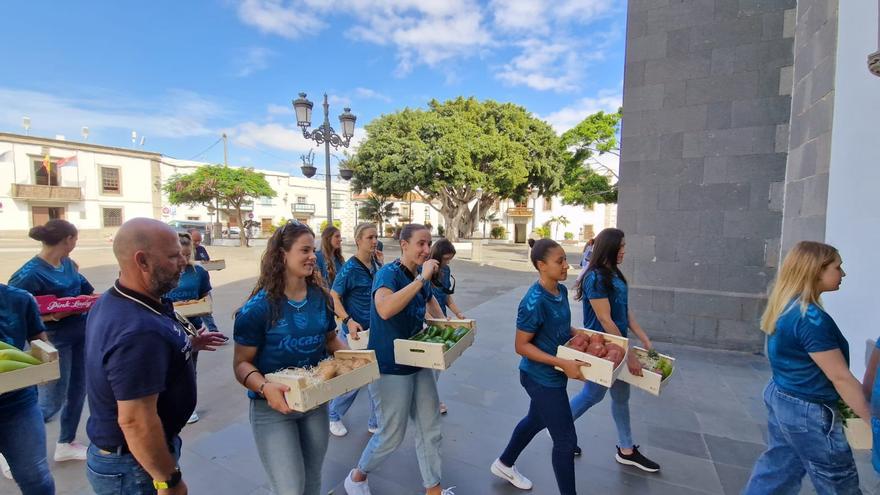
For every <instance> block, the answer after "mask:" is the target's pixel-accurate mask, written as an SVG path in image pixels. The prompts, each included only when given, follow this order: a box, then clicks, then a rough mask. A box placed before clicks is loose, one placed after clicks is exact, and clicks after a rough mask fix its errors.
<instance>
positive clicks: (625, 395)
mask: <svg viewBox="0 0 880 495" xmlns="http://www.w3.org/2000/svg"><path fill="white" fill-rule="evenodd" d="M606 392H608V387H604V386H602V385H599V384H598V383H593V382H586V383H585V384H584V388H583V389H582V390H581V391H580V393H578V394H577V395H575V396H574V397H572V399H571V403H570V404H571V415H572V416H574V419H578V418H579V417H581V416H583V414H584V413H585V412H587V410H588V409H589V408H591V407H593V406H595V405H596V404H598V403H599V402H602V399H603V398H605V393H606ZM611 416H612V417H613V418H614V424H615V425H616V426H617V441H618V444H617V446H618V447H620V448H622V449H630V448H632V446H633V439H632V428H631V427H630V422H629V383H626V382H624V381H621V380H615V381H614V383H612V384H611Z"/></svg>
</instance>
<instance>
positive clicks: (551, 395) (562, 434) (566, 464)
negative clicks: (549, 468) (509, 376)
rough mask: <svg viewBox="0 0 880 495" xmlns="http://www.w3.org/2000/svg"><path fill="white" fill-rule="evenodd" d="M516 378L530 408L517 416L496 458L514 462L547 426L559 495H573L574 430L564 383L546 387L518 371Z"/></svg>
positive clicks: (574, 489) (506, 464) (507, 462)
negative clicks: (508, 436)
mask: <svg viewBox="0 0 880 495" xmlns="http://www.w3.org/2000/svg"><path fill="white" fill-rule="evenodd" d="M519 382H520V383H521V384H522V386H523V388H524V389H526V393H527V394H529V398H530V399H532V400H531V402H530V403H529V412H528V414H526V417H525V418H523V419H522V420H520V422H519V424H517V425H516V428H514V429H513V434H512V435H511V436H510V441H509V442H508V443H507V447H506V448H505V449H504V452H502V453H501V457H499V458H498V460H500V461H501V463H502V464H504V465H505V466H513V465H514V464H515V463H516V460H517V458H519V455H520V454H521V453H522V451H523V450H524V449H525V448H526V445H528V444H529V442H531V441H532V438H534V437H535V435H537V434H538V432H539V431H541V430H543V429H544V428H547V430H548V431H550V437H551V438H553V454H552V462H553V473H554V474H555V475H556V484H557V486H558V487H559V493H560V494H561V495H574V494H576V493H577V489H576V488H575V484H574V448H575V447H576V446H577V432H576V431H575V429H574V418H573V417H572V415H571V407H570V406H569V405H568V393H566V391H565V387H545V386H544V385H541V384H540V383H538V382H536V381H534V380H532V379H531V378H530V377H529V375H528V374H526V373H524V372H522V371H520V372H519Z"/></svg>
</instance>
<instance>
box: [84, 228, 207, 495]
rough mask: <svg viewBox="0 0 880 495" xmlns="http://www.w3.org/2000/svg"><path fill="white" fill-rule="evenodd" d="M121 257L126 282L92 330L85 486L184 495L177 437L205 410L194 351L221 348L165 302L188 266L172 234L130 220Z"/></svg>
mask: <svg viewBox="0 0 880 495" xmlns="http://www.w3.org/2000/svg"><path fill="white" fill-rule="evenodd" d="M113 254H114V255H115V256H116V260H117V261H118V262H119V279H118V280H117V281H116V282H115V283H114V284H113V287H112V288H110V290H108V291H107V292H105V293H104V294H103V295H102V296H101V298H100V299H99V300H98V301H97V302H96V303H95V305H94V306H93V307H92V310H91V311H90V313H89V318H88V321H87V323H86V388H87V391H88V397H89V410H90V412H91V416H90V417H89V420H88V423H87V425H86V432H87V433H88V436H89V439H90V440H91V446H90V447H89V451H88V461H87V462H88V468H87V470H86V477H87V478H88V479H89V483H91V485H92V489H93V490H94V492H95V493H96V494H98V495H122V494H125V495H131V494H135V495H141V494H144V495H146V494H151V495H152V494H157V493H158V494H159V495H179V494H185V493H187V487H186V483H184V481H183V479H182V474H181V472H180V469H179V468H178V465H177V461H178V459H179V458H180V445H181V443H180V437H179V436H178V434H179V433H180V430H181V429H183V427H184V425H186V421H187V419H188V418H189V417H190V414H192V412H193V410H194V409H195V404H196V380H195V370H194V367H193V363H192V352H193V351H194V350H209V351H212V350H214V347H213V346H216V345H218V344H219V343H220V342H218V339H217V338H216V337H214V336H213V334H210V333H204V334H202V335H198V334H197V332H196V330H195V329H194V328H193V327H192V325H189V324H188V322H187V321H186V319H185V318H183V317H177V316H176V315H175V313H174V308H173V306H172V305H171V303H170V302H168V301H167V300H165V299H163V298H162V296H163V295H164V294H166V293H167V292H168V291H170V290H171V289H174V288H175V287H176V286H177V283H178V280H179V279H180V274H181V272H182V271H183V269H184V267H185V266H186V259H185V258H184V257H183V256H182V255H181V247H180V242H179V241H178V236H177V233H176V232H175V231H174V230H173V229H172V228H171V227H169V226H168V225H166V224H164V223H162V222H159V221H157V220H153V219H149V218H135V219H132V220H129V221H128V222H125V223H124V224H123V225H122V227H120V228H119V231H118V232H117V234H116V237H115V239H114V241H113Z"/></svg>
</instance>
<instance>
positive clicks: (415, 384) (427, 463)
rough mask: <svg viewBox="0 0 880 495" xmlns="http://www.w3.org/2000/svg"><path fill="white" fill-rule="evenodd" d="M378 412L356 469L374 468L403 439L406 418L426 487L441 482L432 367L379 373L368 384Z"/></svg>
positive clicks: (438, 435) (440, 433) (438, 401)
mask: <svg viewBox="0 0 880 495" xmlns="http://www.w3.org/2000/svg"><path fill="white" fill-rule="evenodd" d="M370 391H371V392H372V395H373V397H374V398H375V400H376V407H377V409H378V413H379V431H377V432H376V434H375V435H373V437H372V438H370V441H369V443H367V446H366V448H364V452H363V453H362V454H361V459H360V461H358V469H359V470H360V471H362V472H364V473H367V474H369V473H370V472H371V471H374V470H376V468H378V467H379V465H380V464H382V462H383V461H385V459H387V458H388V456H390V455H391V454H392V453H394V451H395V450H397V447H399V446H400V444H401V442H403V438H404V437H405V436H406V426H407V422H408V421H410V420H411V421H412V423H413V427H414V428H415V432H414V436H415V440H416V457H417V458H418V461H419V471H420V472H421V474H422V483H423V485H424V487H425V488H431V487H433V486H437V485H439V484H440V476H441V467H442V466H441V459H440V442H441V440H442V438H443V434H442V431H441V427H440V399H439V398H438V397H437V382H436V380H434V374H433V373H432V370H429V369H422V370H420V371H418V372H416V373H413V374H411V375H382V376H380V377H379V379H378V380H376V381H374V382H373V383H371V384H370Z"/></svg>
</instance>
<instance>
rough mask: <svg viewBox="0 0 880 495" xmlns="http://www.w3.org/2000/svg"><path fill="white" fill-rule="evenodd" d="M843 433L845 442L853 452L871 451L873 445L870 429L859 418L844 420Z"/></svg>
mask: <svg viewBox="0 0 880 495" xmlns="http://www.w3.org/2000/svg"><path fill="white" fill-rule="evenodd" d="M843 431H844V433H846V441H847V442H849V446H850V447H851V448H852V449H853V450H871V448H872V446H873V445H874V438H873V433H872V432H871V428H870V427H869V426H868V424H867V423H865V422H864V421H862V420H861V418H849V419H846V420H844V428H843Z"/></svg>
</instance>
